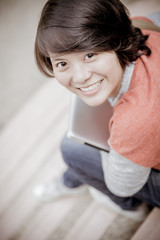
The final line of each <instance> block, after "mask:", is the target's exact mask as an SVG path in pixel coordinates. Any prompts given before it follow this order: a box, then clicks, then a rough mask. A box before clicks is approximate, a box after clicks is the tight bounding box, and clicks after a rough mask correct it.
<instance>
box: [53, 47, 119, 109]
mask: <svg viewBox="0 0 160 240" xmlns="http://www.w3.org/2000/svg"><path fill="white" fill-rule="evenodd" d="M49 55H50V59H51V62H52V67H53V72H54V76H55V78H56V79H57V80H58V82H59V83H60V84H62V85H63V86H64V87H66V88H67V89H68V90H69V91H71V92H73V93H75V94H76V95H78V96H79V97H80V98H81V99H82V100H83V101H84V102H85V103H86V104H88V105H90V106H97V105H101V104H102V103H104V102H105V101H106V100H107V98H108V97H109V96H113V97H115V96H116V95H117V94H118V92H119V89H120V86H121V81H122V77H123V69H122V67H121V65H120V63H119V60H118V57H117V55H116V54H115V52H113V51H111V52H99V53H97V52H96V53H92V52H80V53H69V54H64V55H56V54H51V53H50V54H49Z"/></svg>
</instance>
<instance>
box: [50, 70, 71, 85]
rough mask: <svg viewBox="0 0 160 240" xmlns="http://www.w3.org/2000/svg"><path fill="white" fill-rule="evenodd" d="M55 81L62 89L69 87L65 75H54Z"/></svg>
mask: <svg viewBox="0 0 160 240" xmlns="http://www.w3.org/2000/svg"><path fill="white" fill-rule="evenodd" d="M54 75H55V78H56V80H57V81H58V82H59V83H60V84H61V85H62V86H64V87H68V86H69V85H70V81H69V78H68V76H66V75H65V74H56V73H55V74H54Z"/></svg>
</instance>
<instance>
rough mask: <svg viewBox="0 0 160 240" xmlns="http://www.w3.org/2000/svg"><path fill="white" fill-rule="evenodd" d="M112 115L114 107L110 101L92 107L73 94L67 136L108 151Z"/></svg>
mask: <svg viewBox="0 0 160 240" xmlns="http://www.w3.org/2000/svg"><path fill="white" fill-rule="evenodd" d="M111 116H112V107H111V106H110V104H109V102H108V101H106V102H105V103H104V104H102V105H100V106H96V107H91V106H88V105H87V104H85V103H84V102H83V101H82V100H81V99H80V98H79V97H78V96H76V95H75V94H72V97H71V108H70V115H69V127H68V132H67V136H68V137H69V138H71V139H74V140H76V141H78V142H81V143H83V144H88V145H91V146H93V147H96V148H98V149H101V150H105V151H107V152H108V151H109V146H108V138H109V120H110V118H111Z"/></svg>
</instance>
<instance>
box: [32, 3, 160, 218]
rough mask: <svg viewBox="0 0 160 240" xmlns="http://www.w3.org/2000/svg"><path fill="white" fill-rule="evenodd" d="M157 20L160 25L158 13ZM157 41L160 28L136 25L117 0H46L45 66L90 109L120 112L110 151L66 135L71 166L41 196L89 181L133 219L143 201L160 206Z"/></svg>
mask: <svg viewBox="0 0 160 240" xmlns="http://www.w3.org/2000/svg"><path fill="white" fill-rule="evenodd" d="M152 17H155V18H156V19H155V22H156V21H157V22H156V23H158V22H159V24H160V13H157V14H155V15H153V16H152ZM158 17H159V20H158ZM143 21H145V22H148V21H149V22H151V20H149V19H147V18H143ZM159 42H160V33H159V32H156V31H152V30H142V31H141V30H140V29H139V28H137V27H134V26H133V24H132V21H131V19H130V18H129V13H128V10H127V9H126V7H125V6H124V5H123V4H122V3H121V2H120V1H119V0H81V1H79V0H65V1H63V0H49V1H48V2H47V3H46V5H45V6H44V8H43V11H42V14H41V18H40V21H39V26H38V29H37V36H36V42H35V56H36V61H37V64H38V67H39V69H40V70H41V71H42V72H43V73H44V74H46V75H47V76H49V77H55V78H56V79H57V81H59V82H60V84H62V85H63V86H65V87H66V88H67V89H68V90H69V91H71V92H73V93H75V94H77V95H78V96H79V97H80V98H81V99H82V100H83V101H84V102H85V103H87V104H88V105H90V106H97V105H100V104H102V103H104V102H105V101H106V100H107V99H108V101H109V102H110V104H111V105H112V106H113V108H114V112H113V116H112V118H111V120H110V138H109V145H110V152H109V153H106V152H103V151H98V150H97V149H94V148H91V147H89V146H83V145H81V144H79V143H76V142H73V141H72V140H69V139H68V138H66V137H65V138H64V139H63V141H62V145H61V151H62V154H63V158H64V161H65V163H66V165H67V170H66V172H64V174H63V176H62V177H60V178H59V179H56V180H53V181H52V182H50V183H49V184H46V185H45V184H44V185H41V186H38V187H37V188H36V189H35V190H34V193H35V195H36V196H37V197H38V198H39V199H40V200H51V199H55V198H57V197H61V196H64V195H67V194H74V193H77V192H79V191H81V190H82V189H83V186H84V185H88V186H90V187H89V189H90V192H91V193H92V194H93V195H94V196H95V197H96V198H97V199H100V196H101V199H102V201H103V202H104V203H106V205H107V204H108V203H109V199H110V202H111V203H113V204H112V206H114V207H115V209H117V210H118V211H120V212H123V213H124V214H125V213H129V214H130V216H135V215H136V214H137V213H140V214H142V212H143V211H141V210H142V206H143V205H142V203H143V202H145V203H147V204H148V205H151V206H157V207H160V171H159V170H160V47H159ZM140 214H139V215H137V216H138V217H140ZM142 215H143V214H142Z"/></svg>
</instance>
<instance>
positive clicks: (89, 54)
mask: <svg viewBox="0 0 160 240" xmlns="http://www.w3.org/2000/svg"><path fill="white" fill-rule="evenodd" d="M94 56H95V53H88V54H86V56H85V59H86V60H87V59H90V58H92V57H94Z"/></svg>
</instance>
